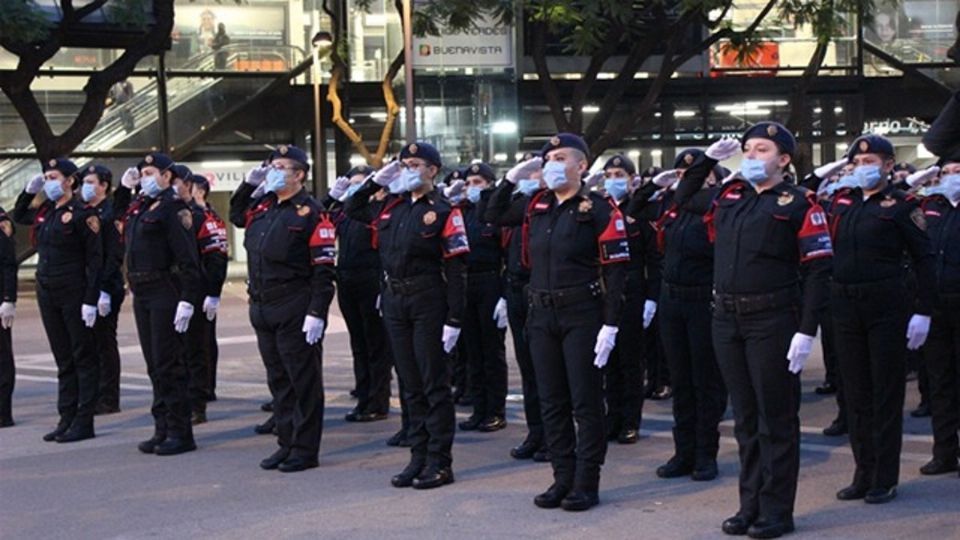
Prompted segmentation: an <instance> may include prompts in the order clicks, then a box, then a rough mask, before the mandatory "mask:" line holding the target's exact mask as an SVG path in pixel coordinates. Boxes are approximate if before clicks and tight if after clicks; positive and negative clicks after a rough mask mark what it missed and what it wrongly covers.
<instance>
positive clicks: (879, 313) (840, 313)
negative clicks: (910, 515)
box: [830, 281, 913, 489]
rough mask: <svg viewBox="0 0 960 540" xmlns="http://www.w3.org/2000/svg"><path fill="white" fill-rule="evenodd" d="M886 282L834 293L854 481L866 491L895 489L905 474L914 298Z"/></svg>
mask: <svg viewBox="0 0 960 540" xmlns="http://www.w3.org/2000/svg"><path fill="white" fill-rule="evenodd" d="M886 283H887V284H886V285H884V286H882V287H877V286H864V287H859V288H856V289H854V288H853V287H851V286H846V287H843V290H842V291H841V289H840V288H839V287H838V286H836V285H834V287H833V288H832V291H831V297H830V304H831V308H832V310H833V322H834V328H835V329H836V337H837V352H838V353H839V354H840V373H841V375H840V376H841V377H842V379H843V389H844V394H845V397H846V400H847V427H848V429H849V431H850V447H851V449H852V450H853V458H854V461H856V464H857V469H856V472H855V473H854V476H853V484H854V485H856V486H859V487H861V488H867V489H872V488H890V487H893V486H895V485H897V482H898V479H899V477H900V448H901V446H902V442H903V399H904V392H905V390H906V382H905V380H904V378H905V376H906V373H905V372H906V367H905V354H906V350H907V349H906V343H907V341H906V338H905V337H904V336H905V335H906V331H907V318H908V316H909V312H908V311H909V309H910V306H911V305H912V302H911V300H910V299H912V298H913V297H912V296H910V295H908V293H907V290H906V289H905V288H904V287H903V286H901V285H897V284H896V283H895V282H893V281H888V282H886Z"/></svg>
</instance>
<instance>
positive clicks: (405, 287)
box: [383, 274, 444, 296]
mask: <svg viewBox="0 0 960 540" xmlns="http://www.w3.org/2000/svg"><path fill="white" fill-rule="evenodd" d="M443 285H444V281H443V277H441V276H440V275H439V274H428V275H425V276H415V277H409V278H403V279H400V278H392V277H390V276H385V277H384V278H383V286H384V288H385V289H386V290H387V292H389V293H390V294H393V295H402V296H410V295H413V294H417V293H418V292H422V291H425V290H428V289H432V288H434V287H440V286H443Z"/></svg>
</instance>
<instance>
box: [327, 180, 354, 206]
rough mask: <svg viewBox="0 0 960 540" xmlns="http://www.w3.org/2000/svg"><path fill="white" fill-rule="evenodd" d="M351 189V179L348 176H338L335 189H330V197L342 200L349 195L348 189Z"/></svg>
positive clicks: (334, 185)
mask: <svg viewBox="0 0 960 540" xmlns="http://www.w3.org/2000/svg"><path fill="white" fill-rule="evenodd" d="M349 187H350V179H349V178H347V177H346V176H338V177H337V179H336V181H334V183H333V187H332V188H330V197H332V198H334V199H337V200H338V201H339V200H340V197H343V196H344V195H346V193H347V188H349Z"/></svg>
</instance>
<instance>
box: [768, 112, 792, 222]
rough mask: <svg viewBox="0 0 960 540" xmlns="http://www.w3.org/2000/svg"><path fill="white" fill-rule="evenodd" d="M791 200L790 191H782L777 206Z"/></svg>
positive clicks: (787, 203)
mask: <svg viewBox="0 0 960 540" xmlns="http://www.w3.org/2000/svg"><path fill="white" fill-rule="evenodd" d="M771 127H772V126H771ZM792 202H793V194H792V193H782V194H780V196H779V197H777V206H787V205H789V204H790V203H792Z"/></svg>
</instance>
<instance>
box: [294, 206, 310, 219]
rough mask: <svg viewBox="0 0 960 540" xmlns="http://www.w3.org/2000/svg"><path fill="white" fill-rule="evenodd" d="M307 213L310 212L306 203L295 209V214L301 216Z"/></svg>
mask: <svg viewBox="0 0 960 540" xmlns="http://www.w3.org/2000/svg"><path fill="white" fill-rule="evenodd" d="M309 214H310V207H309V206H307V205H303V206H301V207H300V208H299V209H297V215H298V216H300V217H303V216H306V215H309Z"/></svg>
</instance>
